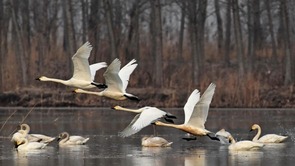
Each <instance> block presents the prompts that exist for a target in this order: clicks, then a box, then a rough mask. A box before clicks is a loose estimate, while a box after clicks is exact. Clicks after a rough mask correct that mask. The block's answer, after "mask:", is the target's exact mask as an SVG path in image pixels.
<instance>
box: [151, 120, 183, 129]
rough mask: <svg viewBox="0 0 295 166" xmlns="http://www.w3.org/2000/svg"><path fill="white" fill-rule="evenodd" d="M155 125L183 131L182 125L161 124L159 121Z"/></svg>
mask: <svg viewBox="0 0 295 166" xmlns="http://www.w3.org/2000/svg"><path fill="white" fill-rule="evenodd" d="M155 124H156V125H157V126H165V127H172V128H176V129H180V130H183V125H176V124H170V123H163V122H160V121H157V122H155Z"/></svg>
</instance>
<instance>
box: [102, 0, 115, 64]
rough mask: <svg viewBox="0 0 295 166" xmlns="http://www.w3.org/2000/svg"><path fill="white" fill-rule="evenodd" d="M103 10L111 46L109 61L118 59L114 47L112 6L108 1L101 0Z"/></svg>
mask: <svg viewBox="0 0 295 166" xmlns="http://www.w3.org/2000/svg"><path fill="white" fill-rule="evenodd" d="M103 5H104V10H105V14H106V16H105V17H106V22H107V27H108V34H109V38H110V45H111V59H115V58H117V57H118V51H117V47H116V41H117V40H116V37H115V31H114V26H113V9H112V4H111V2H110V1H108V0H103Z"/></svg>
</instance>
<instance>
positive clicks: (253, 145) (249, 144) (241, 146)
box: [228, 136, 264, 151]
mask: <svg viewBox="0 0 295 166" xmlns="http://www.w3.org/2000/svg"><path fill="white" fill-rule="evenodd" d="M228 138H229V140H230V141H231V142H232V143H231V144H230V145H229V146H228V149H229V150H245V151H248V150H258V149H261V148H262V147H263V146H264V145H263V144H262V143H258V142H253V141H248V140H245V141H239V142H236V141H235V140H234V138H233V137H232V136H229V137H228Z"/></svg>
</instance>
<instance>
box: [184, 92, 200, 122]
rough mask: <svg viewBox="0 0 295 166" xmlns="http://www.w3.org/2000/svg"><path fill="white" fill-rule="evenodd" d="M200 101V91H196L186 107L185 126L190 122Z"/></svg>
mask: <svg viewBox="0 0 295 166" xmlns="http://www.w3.org/2000/svg"><path fill="white" fill-rule="evenodd" d="M199 100H200V92H199V90H198V89H195V90H194V91H193V92H192V93H191V95H190V96H189V98H188V99H187V102H186V104H185V105H184V124H186V123H187V122H188V120H189V119H190V118H191V115H192V113H193V110H194V107H195V105H196V104H197V102H198V101H199Z"/></svg>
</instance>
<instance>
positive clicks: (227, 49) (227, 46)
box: [224, 0, 232, 67]
mask: <svg viewBox="0 0 295 166" xmlns="http://www.w3.org/2000/svg"><path fill="white" fill-rule="evenodd" d="M231 9H232V5H231V0H227V5H226V14H225V19H226V23H225V44H224V63H225V65H226V66H227V67H229V65H230V59H229V54H230V44H231V42H230V41H231V40H230V39H231Z"/></svg>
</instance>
